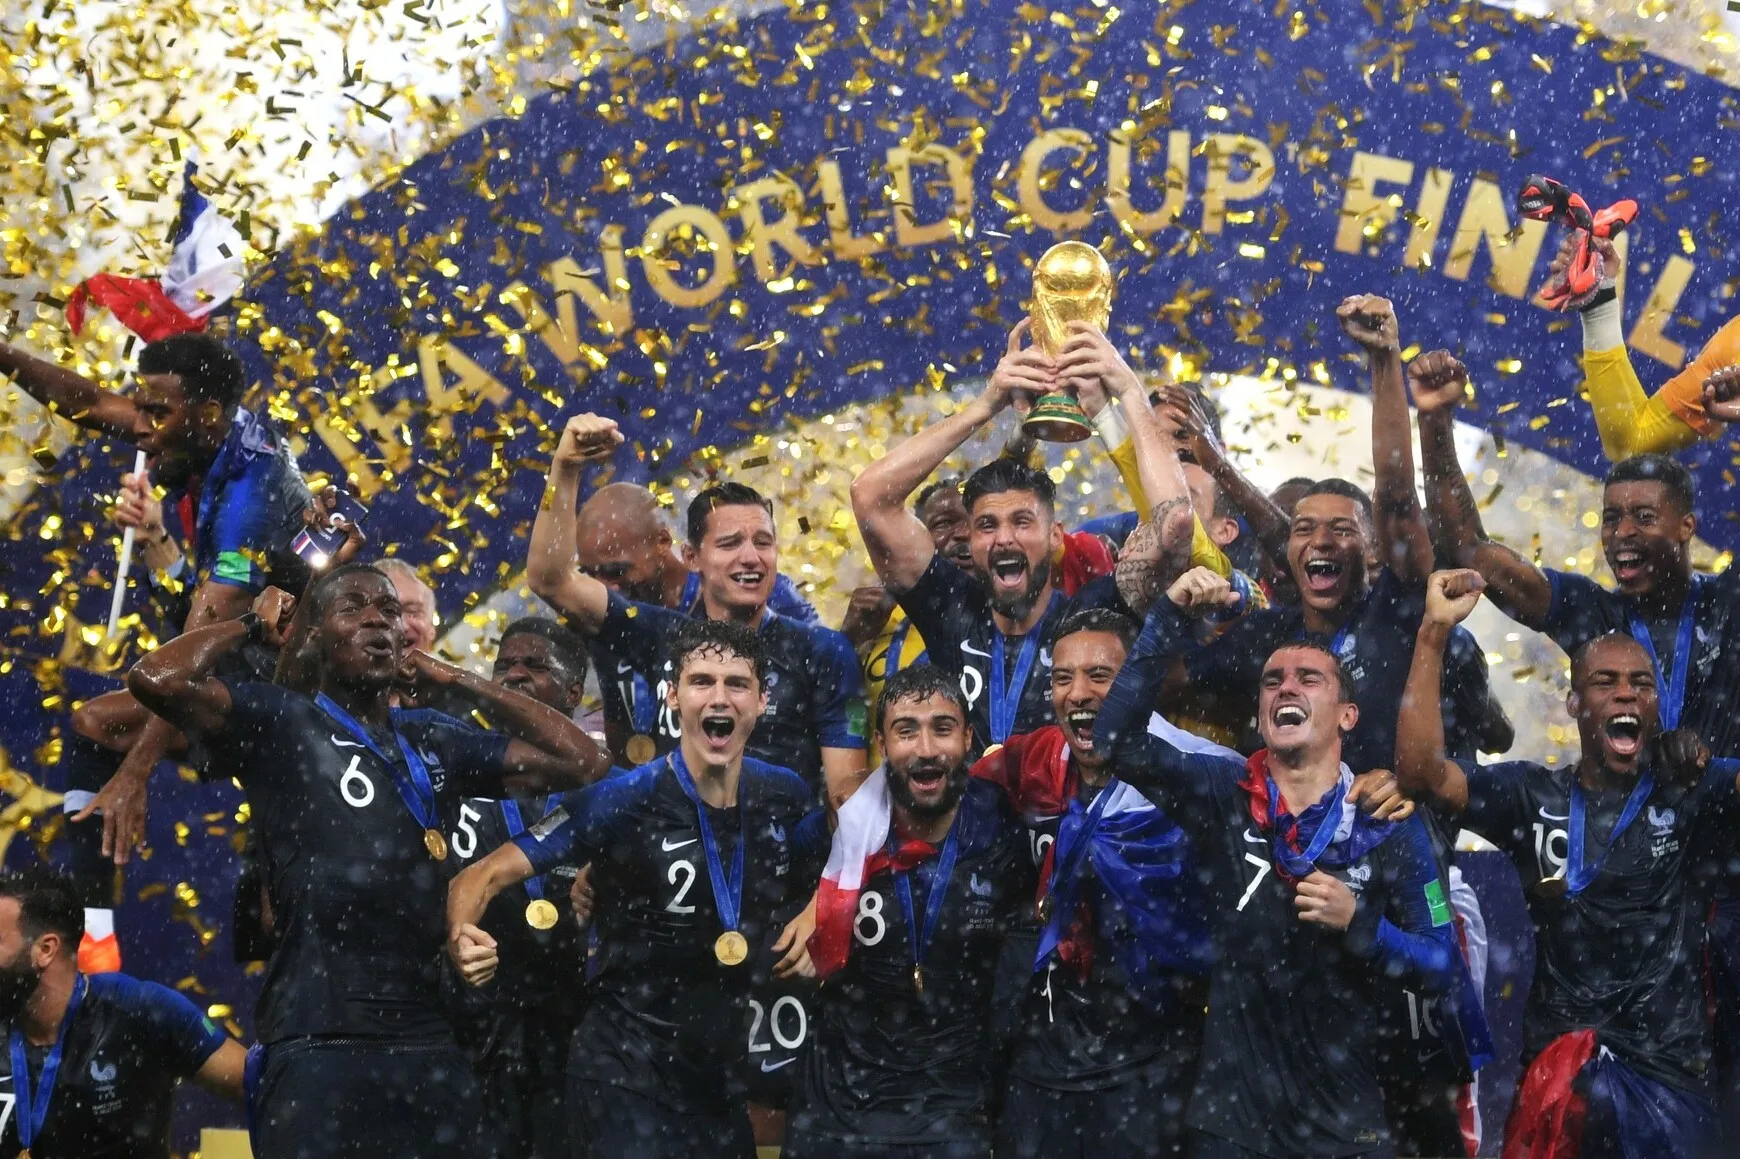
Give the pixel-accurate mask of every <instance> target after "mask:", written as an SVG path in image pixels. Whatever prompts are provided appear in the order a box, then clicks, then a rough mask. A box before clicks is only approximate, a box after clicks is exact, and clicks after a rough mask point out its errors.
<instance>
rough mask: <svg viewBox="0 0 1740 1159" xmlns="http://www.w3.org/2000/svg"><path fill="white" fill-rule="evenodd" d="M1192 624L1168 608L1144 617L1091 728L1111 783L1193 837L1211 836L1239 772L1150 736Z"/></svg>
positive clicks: (1211, 753) (1170, 735)
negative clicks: (1135, 792)
mask: <svg viewBox="0 0 1740 1159" xmlns="http://www.w3.org/2000/svg"><path fill="white" fill-rule="evenodd" d="M1189 634H1190V624H1189V622H1188V621H1186V620H1185V618H1184V616H1183V615H1182V614H1181V613H1180V612H1179V611H1178V609H1177V608H1176V607H1175V606H1174V605H1173V603H1172V601H1171V600H1167V599H1159V600H1155V601H1154V606H1153V608H1151V609H1150V610H1149V612H1148V618H1147V620H1146V622H1144V623H1143V625H1142V634H1141V635H1140V636H1138V637H1137V638H1136V646H1135V647H1134V648H1132V649H1131V650H1130V655H1129V658H1128V659H1126V660H1125V661H1124V667H1123V668H1122V669H1121V670H1120V671H1119V672H1118V678H1117V680H1115V681H1114V682H1113V683H1112V687H1111V689H1110V690H1109V691H1108V692H1107V693H1106V699H1105V703H1104V704H1102V705H1101V706H1100V714H1099V718H1098V719H1097V720H1096V721H1095V722H1094V747H1095V749H1096V750H1097V751H1100V752H1104V753H1106V754H1107V756H1108V758H1109V759H1110V761H1111V765H1112V770H1113V772H1114V773H1115V775H1116V776H1117V777H1118V778H1119V779H1121V780H1123V781H1125V782H1126V783H1128V784H1130V785H1134V786H1135V787H1136V788H1137V789H1139V790H1141V792H1142V793H1143V794H1144V795H1145V796H1148V797H1149V798H1151V799H1152V800H1153V801H1154V802H1155V803H1156V804H1158V805H1159V806H1160V807H1161V808H1162V809H1165V810H1166V811H1167V812H1168V813H1169V814H1171V815H1172V817H1173V818H1174V819H1175V820H1176V821H1178V823H1179V824H1180V825H1182V826H1184V827H1185V828H1186V829H1188V830H1191V831H1192V832H1193V835H1205V834H1208V833H1212V832H1214V831H1215V830H1216V829H1217V828H1218V827H1219V825H1220V824H1221V818H1222V817H1223V816H1224V811H1225V807H1226V805H1227V804H1228V803H1229V802H1230V801H1231V798H1232V797H1233V795H1234V794H1236V793H1238V792H1240V789H1239V787H1238V786H1239V781H1240V780H1241V779H1243V777H1244V774H1245V766H1244V764H1243V763H1242V762H1241V761H1239V760H1238V759H1237V758H1236V757H1233V756H1228V755H1226V750H1224V749H1220V748H1218V747H1217V746H1211V745H1206V744H1205V745H1203V746H1202V747H1200V748H1197V747H1196V746H1195V745H1194V743H1191V744H1190V746H1189V747H1185V744H1184V743H1182V737H1181V735H1180V734H1179V733H1178V732H1176V731H1175V730H1161V731H1159V732H1156V731H1153V730H1150V729H1149V727H1148V722H1149V718H1150V717H1152V716H1153V715H1154V702H1155V700H1156V698H1157V697H1158V696H1159V694H1160V688H1161V686H1162V685H1164V684H1165V682H1166V669H1167V667H1168V666H1169V665H1170V663H1171V657H1172V655H1173V653H1174V652H1175V650H1176V649H1177V648H1178V646H1179V644H1180V642H1181V641H1182V640H1185V639H1188V637H1189Z"/></svg>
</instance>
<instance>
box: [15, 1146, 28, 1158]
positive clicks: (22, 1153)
mask: <svg viewBox="0 0 1740 1159" xmlns="http://www.w3.org/2000/svg"><path fill="white" fill-rule="evenodd" d="M18 1159H30V1148H29V1147H26V1148H25V1149H24V1150H22V1151H20V1152H19V1153H18Z"/></svg>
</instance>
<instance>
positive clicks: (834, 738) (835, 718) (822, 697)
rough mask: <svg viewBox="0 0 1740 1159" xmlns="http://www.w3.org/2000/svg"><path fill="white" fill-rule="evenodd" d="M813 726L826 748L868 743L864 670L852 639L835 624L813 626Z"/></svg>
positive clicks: (818, 742)
mask: <svg viewBox="0 0 1740 1159" xmlns="http://www.w3.org/2000/svg"><path fill="white" fill-rule="evenodd" d="M810 634H811V638H812V641H813V642H812V645H811V651H810V664H809V668H810V697H811V700H810V720H809V725H810V728H811V729H812V730H813V731H814V732H815V735H816V743H817V744H819V745H820V746H821V747H822V748H825V749H862V748H863V747H864V745H865V733H866V729H865V721H866V716H865V711H864V673H863V670H862V669H860V668H859V667H858V654H857V653H856V652H854V651H852V644H851V641H849V640H847V639H846V637H844V636H842V635H841V634H840V633H838V632H836V631H834V630H833V629H832V628H824V627H821V626H819V625H817V626H814V627H812V628H811V629H810Z"/></svg>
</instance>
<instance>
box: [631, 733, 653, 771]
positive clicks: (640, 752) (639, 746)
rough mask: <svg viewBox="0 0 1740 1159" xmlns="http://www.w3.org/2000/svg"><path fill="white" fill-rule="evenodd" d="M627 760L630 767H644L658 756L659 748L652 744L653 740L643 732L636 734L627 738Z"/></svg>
mask: <svg viewBox="0 0 1740 1159" xmlns="http://www.w3.org/2000/svg"><path fill="white" fill-rule="evenodd" d="M627 751H628V760H629V763H630V764H632V765H637V766H638V765H644V764H646V763H647V762H648V761H650V760H652V759H653V758H654V757H656V756H658V755H659V746H658V745H656V744H654V743H653V738H652V737H650V736H648V735H647V734H646V733H644V732H637V733H635V734H634V735H633V736H631V737H629V738H628V750H627Z"/></svg>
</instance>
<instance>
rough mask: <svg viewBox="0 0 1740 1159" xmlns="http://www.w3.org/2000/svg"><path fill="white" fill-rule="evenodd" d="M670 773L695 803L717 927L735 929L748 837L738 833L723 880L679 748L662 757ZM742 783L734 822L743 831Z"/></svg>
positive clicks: (704, 810) (709, 827)
mask: <svg viewBox="0 0 1740 1159" xmlns="http://www.w3.org/2000/svg"><path fill="white" fill-rule="evenodd" d="M665 763H666V764H667V765H669V766H670V769H671V772H672V773H673V774H674V775H675V776H676V778H677V784H678V785H680V786H682V790H683V794H684V795H685V796H686V797H688V798H689V800H690V801H693V802H694V804H695V822H696V824H697V825H698V826H699V828H700V830H701V851H702V852H703V853H704V854H706V857H707V876H708V877H709V878H711V879H712V881H713V906H714V908H715V909H717V910H718V911H719V924H720V925H722V926H724V927H725V929H726V930H727V931H730V930H735V929H737V928H738V925H739V920H738V919H739V917H740V915H741V913H742V909H743V849H744V847H745V846H746V845H748V844H749V834H748V833H747V832H744V831H740V832H739V833H738V835H737V853H736V855H735V856H734V857H732V859H731V878H730V880H729V881H727V880H726V878H725V866H724V864H723V863H722V862H721V861H720V860H719V842H718V841H717V840H715V839H714V837H713V823H712V822H711V821H709V820H707V806H706V805H705V804H704V803H703V802H702V800H701V794H700V793H699V792H697V791H696V790H695V778H694V777H692V776H690V775H689V766H688V763H687V762H686V761H684V760H683V751H682V750H681V749H674V750H672V752H671V754H670V755H669V756H667V757H666V758H665ZM742 798H743V794H742V782H741V781H739V782H738V800H737V822H738V825H739V826H741V827H743V828H744V829H746V828H747V823H746V821H745V820H744V818H745V816H746V814H747V810H745V809H744V808H743V799H742Z"/></svg>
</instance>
